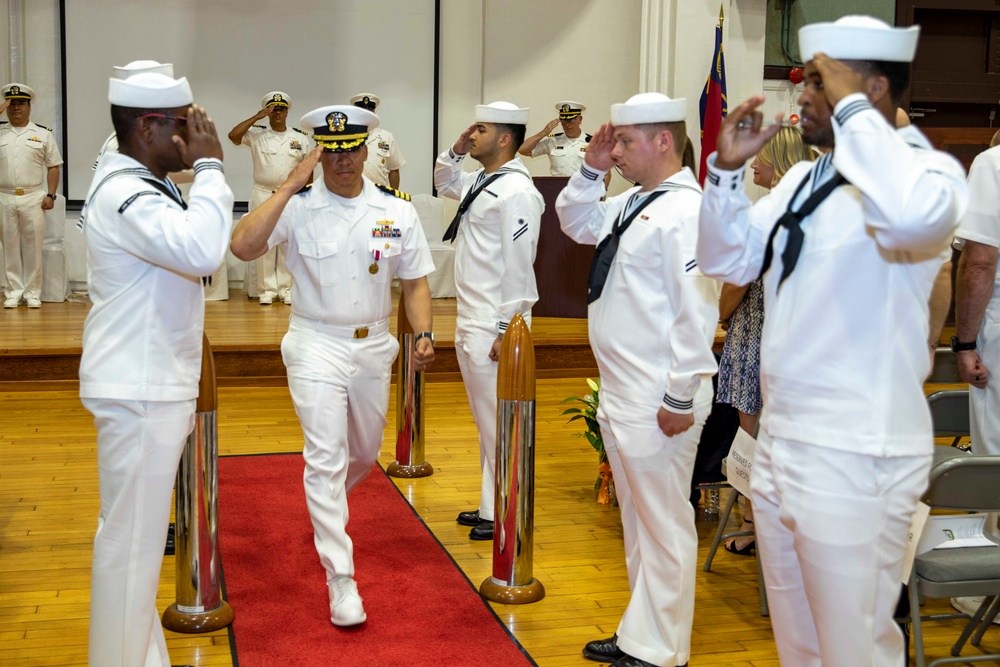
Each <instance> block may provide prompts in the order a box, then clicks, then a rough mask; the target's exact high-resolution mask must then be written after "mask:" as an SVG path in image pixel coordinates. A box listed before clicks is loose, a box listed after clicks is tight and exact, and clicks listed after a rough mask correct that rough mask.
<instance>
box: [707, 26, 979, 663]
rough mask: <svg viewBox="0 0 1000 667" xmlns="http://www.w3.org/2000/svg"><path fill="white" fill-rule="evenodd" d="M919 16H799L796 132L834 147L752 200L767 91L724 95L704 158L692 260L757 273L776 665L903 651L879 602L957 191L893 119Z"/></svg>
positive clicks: (913, 442)
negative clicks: (747, 184) (752, 164)
mask: <svg viewBox="0 0 1000 667" xmlns="http://www.w3.org/2000/svg"><path fill="white" fill-rule="evenodd" d="M919 31H920V29H919V27H917V26H913V27H910V28H893V27H890V26H889V25H887V24H885V23H884V22H882V21H880V20H877V19H874V18H871V17H868V16H846V17H844V18H841V19H839V20H837V21H836V22H834V23H816V24H812V25H808V26H805V27H803V28H802V29H801V30H799V51H800V53H801V54H802V60H803V61H805V76H806V81H805V89H804V90H803V91H802V93H801V95H800V97H799V103H800V104H801V106H802V112H801V114H800V115H801V117H802V120H801V124H800V126H801V128H802V133H803V139H804V140H805V142H806V143H809V144H814V145H817V146H820V147H824V148H831V149H832V151H831V152H829V153H827V154H826V155H824V156H823V157H822V158H820V159H819V160H817V161H816V162H800V163H799V164H797V165H795V166H794V167H792V168H791V170H789V172H788V173H787V174H786V175H785V177H784V178H783V179H782V180H781V182H780V183H779V184H778V185H777V186H776V187H775V188H774V189H772V190H771V192H770V194H769V195H768V196H766V197H764V198H762V199H761V200H759V201H758V202H757V203H756V204H755V205H751V203H750V200H749V199H748V198H747V196H746V194H745V193H744V187H743V177H744V173H745V169H744V164H745V162H746V161H747V160H748V159H749V158H751V157H753V155H755V154H756V153H757V151H759V150H760V149H761V147H762V146H763V145H764V144H765V143H766V142H767V141H768V140H769V139H770V138H771V137H772V136H774V135H775V134H776V133H777V132H778V130H779V129H780V128H779V127H778V125H772V126H770V127H764V126H763V125H762V114H761V113H760V112H759V111H758V110H757V109H758V108H759V107H760V106H761V104H763V102H764V98H763V97H752V98H750V99H749V100H748V101H746V102H744V103H743V104H741V105H740V106H738V107H736V108H735V109H733V108H732V107H730V111H729V115H728V117H727V118H726V119H725V120H724V121H723V124H722V128H721V129H720V131H719V139H718V144H717V145H718V152H717V153H716V154H715V155H713V156H710V157H709V159H708V169H709V171H708V178H707V180H706V182H705V197H704V200H703V203H702V210H701V221H700V233H699V237H698V262H699V264H700V265H701V268H702V271H704V272H705V273H706V274H708V275H712V276H715V277H717V278H721V279H723V280H725V281H726V282H728V283H732V284H735V285H745V284H747V283H749V282H750V281H752V280H755V279H756V278H757V277H758V276H761V275H763V281H764V306H765V310H766V311H767V317H766V318H765V319H764V330H763V334H762V338H761V351H760V380H761V388H762V391H763V393H764V404H765V405H766V406H767V409H766V410H765V411H764V414H763V416H762V418H761V423H760V434H759V436H758V443H757V451H756V458H755V460H754V467H753V477H752V479H751V484H750V491H751V499H752V500H753V510H754V521H755V527H756V532H757V544H758V545H759V546H760V549H761V563H762V565H763V570H764V580H765V582H766V584H767V595H768V602H769V603H770V608H771V625H772V626H773V628H774V636H775V641H776V642H777V647H778V657H779V658H780V659H781V664H783V665H804V666H813V665H815V666H817V667H818V666H819V665H851V666H852V667H885V666H886V665H901V664H903V662H904V643H903V637H902V634H901V633H900V631H899V628H898V627H897V626H896V624H895V623H894V622H893V611H894V609H895V606H896V601H897V599H898V597H899V582H900V576H901V572H902V568H903V556H904V552H905V550H906V542H907V533H908V529H909V526H910V520H911V516H912V514H913V511H914V509H915V508H916V504H917V500H918V498H919V497H920V494H921V493H922V492H923V491H924V489H925V488H926V486H927V474H928V470H929V469H930V465H931V453H932V450H933V449H934V440H933V437H932V429H931V419H930V414H929V410H928V408H927V401H926V399H925V398H924V392H923V382H924V378H926V377H927V374H928V372H929V371H930V360H929V355H928V353H927V341H928V337H929V333H928V329H929V305H928V302H929V298H930V295H931V289H932V286H933V284H934V279H935V277H936V276H937V274H938V271H939V269H940V267H941V263H942V257H943V255H944V253H947V252H948V242H949V241H950V240H951V237H952V234H953V232H954V230H955V227H956V226H957V224H958V221H959V219H960V218H961V216H962V214H963V212H964V211H965V209H966V205H967V202H968V188H967V186H966V183H965V179H964V178H963V171H962V167H961V165H960V164H959V163H958V162H957V161H956V160H955V159H954V158H953V157H951V156H949V155H947V154H945V153H942V152H940V151H936V150H934V149H933V147H932V146H931V144H930V142H928V141H927V139H926V137H924V136H923V135H922V134H921V133H920V131H919V130H917V129H916V128H914V127H912V126H910V127H906V128H902V129H900V130H898V131H897V130H896V128H895V118H896V109H897V108H898V107H899V103H900V100H901V99H902V97H903V95H904V94H905V92H906V89H907V87H908V86H909V78H910V63H911V62H912V61H913V58H914V55H915V53H916V50H917V37H918V35H919ZM914 613H916V610H914Z"/></svg>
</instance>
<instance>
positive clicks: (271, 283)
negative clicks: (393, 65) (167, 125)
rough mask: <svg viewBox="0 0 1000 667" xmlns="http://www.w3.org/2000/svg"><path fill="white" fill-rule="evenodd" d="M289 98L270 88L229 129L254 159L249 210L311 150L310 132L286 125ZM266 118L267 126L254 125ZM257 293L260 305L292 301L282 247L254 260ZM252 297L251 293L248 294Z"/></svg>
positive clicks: (274, 187)
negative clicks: (249, 113)
mask: <svg viewBox="0 0 1000 667" xmlns="http://www.w3.org/2000/svg"><path fill="white" fill-rule="evenodd" d="M291 106H292V99H291V98H290V97H289V96H288V93H283V92H281V91H280V90H273V91H271V92H270V93H268V94H267V95H265V96H264V97H263V98H262V99H261V101H260V111H258V112H257V113H256V114H254V115H253V116H251V117H250V118H247V119H246V120H244V121H242V122H241V123H239V124H238V125H237V126H236V127H234V128H233V129H232V130H230V131H229V140H230V141H232V142H233V143H234V144H236V145H237V146H241V145H242V146H249V147H250V155H251V157H252V158H253V190H252V191H251V192H250V201H249V203H248V209H249V210H251V211H252V210H254V209H255V208H257V207H258V206H260V204H261V202H263V201H264V200H265V199H267V198H268V197H270V196H271V193H272V192H274V191H275V190H276V189H277V188H278V186H279V185H281V184H282V183H283V182H284V181H285V179H286V178H288V174H289V173H291V171H292V169H294V168H295V165H297V164H299V163H300V162H302V160H303V159H305V157H306V155H308V154H309V152H310V151H311V150H312V144H311V143H310V142H309V135H308V134H306V132H304V131H302V130H300V129H299V128H297V127H289V126H288V124H287V122H286V121H287V119H288V110H289V109H290V108H291ZM265 118H267V125H260V124H256V123H257V121H259V120H263V119H265ZM255 268H256V270H257V292H258V295H259V300H260V305H262V306H269V305H271V304H272V303H274V301H275V299H280V300H281V301H282V302H284V303H286V304H290V303H291V302H292V277H291V275H290V274H289V273H288V268H287V266H286V262H285V251H284V249H283V248H282V247H280V246H279V247H276V248H272V249H270V250H268V251H267V253H265V254H264V255H263V256H262V257H260V258H258V259H257V261H256V267H255ZM251 296H252V295H251Z"/></svg>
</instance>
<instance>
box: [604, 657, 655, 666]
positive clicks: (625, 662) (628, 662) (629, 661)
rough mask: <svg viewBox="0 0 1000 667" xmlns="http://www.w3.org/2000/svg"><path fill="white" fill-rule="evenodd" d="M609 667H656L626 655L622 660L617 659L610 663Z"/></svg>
mask: <svg viewBox="0 0 1000 667" xmlns="http://www.w3.org/2000/svg"><path fill="white" fill-rule="evenodd" d="M611 667H656V665H654V664H653V663H651V662H646V661H645V660H640V659H639V658H635V657H633V656H631V655H626V656H625V657H623V658H618V659H617V660H615V661H614V662H612V663H611Z"/></svg>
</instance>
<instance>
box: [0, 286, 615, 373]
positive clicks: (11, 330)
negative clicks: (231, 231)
mask: <svg viewBox="0 0 1000 667" xmlns="http://www.w3.org/2000/svg"><path fill="white" fill-rule="evenodd" d="M396 303H398V298H397V299H396ZM433 309H434V331H435V334H436V337H437V360H436V361H435V362H434V365H433V366H432V367H431V368H430V369H429V370H428V371H427V373H426V374H425V377H426V378H427V381H428V382H436V381H457V380H460V379H461V376H460V373H459V369H458V361H457V360H456V358H455V311H456V302H455V299H434V300H433ZM88 312H90V302H89V301H88V300H87V299H86V297H85V296H84V297H80V296H78V297H76V298H74V299H72V300H70V301H66V302H64V303H46V304H44V305H43V306H42V308H40V309H38V310H31V309H28V308H23V307H22V308H17V309H13V310H0V390H4V391H23V390H32V389H37V390H47V389H59V388H68V387H73V386H75V384H76V382H77V371H78V369H79V365H80V353H81V345H82V340H83V322H84V319H86V317H87V313H88ZM290 313H291V307H289V306H286V305H284V304H281V303H276V304H273V305H271V306H261V305H259V304H258V303H257V301H256V300H250V299H248V298H247V296H246V293H245V292H243V291H236V290H231V291H230V298H229V300H228V301H208V302H206V303H205V331H206V333H207V334H208V339H209V341H210V342H211V344H212V350H213V352H214V353H215V366H216V374H217V376H218V379H219V384H220V385H222V386H270V385H281V384H285V366H284V364H283V363H282V361H281V337H282V336H283V335H284V334H285V331H287V329H288V316H289V315H290ZM391 329H392V331H395V330H396V309H395V308H394V309H393V313H392V322H391ZM532 334H533V341H534V344H535V355H536V361H537V367H538V377H539V378H554V377H587V376H594V375H596V374H597V364H596V363H595V362H594V355H593V354H592V353H591V351H590V346H589V344H588V342H587V321H586V320H584V319H571V318H543V317H540V318H536V319H535V320H534V322H533V323H532Z"/></svg>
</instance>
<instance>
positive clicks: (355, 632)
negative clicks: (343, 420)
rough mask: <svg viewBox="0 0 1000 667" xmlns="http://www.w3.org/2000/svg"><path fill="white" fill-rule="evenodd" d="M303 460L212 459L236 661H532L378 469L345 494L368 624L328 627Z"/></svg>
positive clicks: (305, 664)
mask: <svg viewBox="0 0 1000 667" xmlns="http://www.w3.org/2000/svg"><path fill="white" fill-rule="evenodd" d="M302 468H303V462H302V457H301V455H297V454H296V455H292V454H287V455H274V456H236V457H224V458H220V459H219V543H220V548H221V551H222V564H223V569H224V572H225V584H226V592H227V594H228V599H229V602H230V604H232V606H233V609H234V610H235V612H236V621H235V623H234V624H233V634H234V636H235V643H236V653H237V658H238V661H239V667H298V666H301V667H320V666H322V667H327V666H330V665H338V666H345V667H346V666H359V667H362V666H363V667H382V666H385V667H390V666H391V667H399V666H403V665H405V666H407V667H419V666H421V665H434V666H435V667H442V666H443V667H452V666H461V667H474V666H477V665H483V666H489V667H518V666H520V665H534V664H535V663H534V662H533V661H532V660H531V659H530V658H528V657H526V656H525V654H523V653H522V652H521V650H520V648H519V646H518V645H517V644H516V643H515V642H514V641H512V638H511V637H510V635H509V634H507V631H506V628H504V626H503V625H502V624H501V623H500V621H499V619H498V618H497V617H496V616H495V615H494V614H493V612H492V610H491V609H490V607H489V606H488V605H487V604H486V603H485V602H484V601H483V600H482V598H480V596H479V594H478V593H477V592H476V589H475V588H473V586H472V584H471V583H470V582H469V580H468V579H466V577H465V575H464V574H463V573H462V572H461V571H460V570H459V569H458V568H457V567H456V565H455V564H454V562H453V561H452V560H451V558H450V556H448V554H447V553H446V552H445V551H444V549H443V548H442V547H441V545H440V544H439V543H438V542H437V540H436V539H435V538H434V537H433V536H432V535H431V533H430V531H428V530H427V527H426V526H425V525H424V524H423V522H422V521H420V519H419V518H418V517H417V515H416V514H415V513H414V511H413V509H412V508H411V507H410V505H409V503H407V502H406V500H405V499H404V498H403V496H402V495H401V494H400V493H399V492H398V490H397V489H396V487H395V485H394V484H393V483H392V482H391V481H390V480H389V479H388V478H387V477H386V475H385V473H383V472H382V470H381V469H380V468H377V467H376V469H375V470H374V471H373V472H372V474H371V475H370V476H369V477H368V479H366V480H365V481H364V482H363V483H362V484H361V485H360V486H359V487H358V488H356V489H355V490H354V492H353V493H352V494H351V497H350V501H349V502H350V508H351V519H350V523H349V524H348V532H349V533H350V535H351V537H352V539H353V540H354V563H355V568H356V570H357V573H356V576H355V579H356V580H357V582H358V589H359V592H360V593H361V597H362V598H364V601H365V611H366V612H367V614H368V621H367V622H366V623H364V624H362V625H361V626H358V627H357V628H352V629H341V628H337V627H334V626H333V625H331V623H330V614H329V608H328V607H329V603H328V599H327V591H326V578H325V573H324V571H323V568H322V567H321V566H320V564H319V557H318V556H317V555H316V549H315V547H314V546H313V533H312V525H311V524H310V522H309V516H308V512H307V510H306V501H305V493H304V491H303V489H302Z"/></svg>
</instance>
